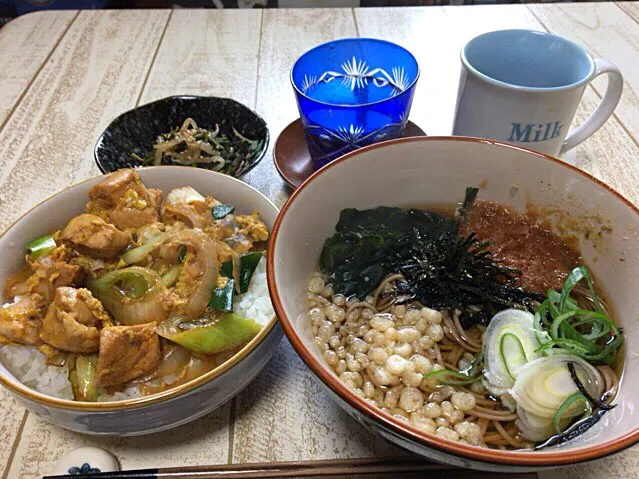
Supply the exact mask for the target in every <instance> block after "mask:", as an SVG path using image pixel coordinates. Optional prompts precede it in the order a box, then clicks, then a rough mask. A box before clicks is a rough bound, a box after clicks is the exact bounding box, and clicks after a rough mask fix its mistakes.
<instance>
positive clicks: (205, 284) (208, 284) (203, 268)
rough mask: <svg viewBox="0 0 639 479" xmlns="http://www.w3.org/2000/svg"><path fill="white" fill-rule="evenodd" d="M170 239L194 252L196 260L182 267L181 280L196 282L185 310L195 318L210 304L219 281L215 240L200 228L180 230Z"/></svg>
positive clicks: (188, 315) (189, 282)
mask: <svg viewBox="0 0 639 479" xmlns="http://www.w3.org/2000/svg"><path fill="white" fill-rule="evenodd" d="M169 241H170V242H171V243H176V244H181V245H184V246H186V247H187V248H188V249H189V250H191V252H192V253H193V254H194V257H195V261H188V262H187V263H185V264H184V266H183V267H182V273H181V275H180V282H182V281H186V282H188V283H187V284H195V287H194V288H193V290H192V291H191V292H190V294H189V295H188V298H186V299H187V304H186V308H185V311H184V312H185V315H186V316H187V317H188V318H189V319H195V318H197V317H199V316H200V315H201V314H202V312H204V310H205V309H206V307H207V306H208V304H209V300H210V299H211V292H212V291H213V288H214V287H215V285H216V283H217V274H218V266H217V253H216V245H215V242H214V241H213V240H211V239H210V238H209V237H208V236H207V235H205V234H204V233H202V232H201V231H198V230H182V231H179V232H177V233H175V234H174V235H173V236H171V238H170V240H169ZM174 315H175V314H174Z"/></svg>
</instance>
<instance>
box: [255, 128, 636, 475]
mask: <svg viewBox="0 0 639 479" xmlns="http://www.w3.org/2000/svg"><path fill="white" fill-rule="evenodd" d="M409 142H461V143H479V144H487V145H492V146H495V147H498V148H504V149H511V150H518V151H523V152H525V153H527V154H532V155H534V156H537V157H538V158H539V159H540V160H541V161H549V162H553V163H556V164H558V165H560V166H562V167H565V168H567V169H569V170H572V171H573V172H574V173H577V174H579V175H581V176H583V177H585V178H586V179H588V180H590V181H592V182H594V183H596V184H598V185H600V186H602V187H604V188H605V189H607V190H608V191H609V192H610V193H612V194H613V195H614V196H616V197H617V199H619V200H621V202H622V203H625V204H626V206H628V207H629V208H630V209H631V210H632V211H633V212H634V213H635V214H636V215H637V216H639V208H637V206H635V205H634V204H633V203H631V202H630V201H629V200H628V199H626V198H625V197H624V196H622V195H621V194H620V193H619V192H617V191H616V190H614V189H613V188H611V187H610V186H608V185H607V184H605V183H604V182H602V181H601V180H598V179H597V178H595V177H594V176H592V175H591V174H590V173H587V172H585V171H583V170H580V169H579V168H577V167H575V166H573V165H570V164H568V163H565V162H563V161H561V160H559V159H557V158H554V157H552V156H549V155H546V154H543V153H539V152H537V151H533V150H530V149H528V148H523V147H520V146H515V145H510V144H507V143H503V142H500V141H495V140H488V139H484V138H474V137H462V136H455V137H452V136H427V137H413V138H399V139H395V140H389V141H385V142H381V143H377V144H373V145H369V146H366V147H363V148H361V149H359V150H356V151H353V152H351V153H347V154H346V155H344V156H342V157H340V158H338V159H336V160H334V161H333V162H331V163H329V164H327V165H326V166H324V167H323V168H321V169H320V170H318V171H316V172H314V173H313V174H312V175H311V176H310V177H309V178H308V179H307V180H306V181H304V183H302V184H301V185H300V187H299V188H297V189H296V190H295V191H294V192H293V194H292V195H291V197H290V198H289V200H288V201H287V202H286V204H285V205H284V206H283V207H282V209H281V211H280V214H279V215H278V217H277V219H276V220H275V225H274V226H273V230H272V232H271V243H270V247H269V249H268V252H267V279H268V287H269V292H270V294H271V300H272V301H273V306H274V308H275V314H276V315H277V317H278V318H279V319H280V324H281V325H282V329H283V330H284V334H286V337H287V338H288V340H289V341H290V342H291V344H292V346H293V348H294V349H295V351H296V352H297V354H298V355H299V356H300V357H301V358H302V360H303V361H304V362H305V363H306V365H307V366H308V367H309V368H310V369H311V371H313V373H314V374H315V375H316V376H317V377H318V378H319V379H320V380H321V381H322V382H323V383H324V385H325V386H326V387H328V388H329V389H330V390H331V391H332V392H333V393H334V394H336V395H337V396H339V397H340V398H341V399H342V400H343V401H345V402H346V403H348V404H349V405H350V406H351V407H353V408H354V409H356V410H357V411H358V412H360V413H361V414H363V415H364V416H366V418H367V419H368V420H370V421H372V422H373V423H375V424H377V425H379V426H381V427H383V428H384V429H386V430H390V431H392V432H393V433H395V434H397V435H399V436H401V437H403V438H405V439H408V440H410V441H412V442H414V443H417V444H420V445H421V446H425V447H428V448H431V449H435V450H438V451H441V452H444V453H448V454H453V455H455V456H458V457H462V458H469V459H472V460H476V461H479V462H483V463H488V464H498V465H512V466H522V467H524V466H528V467H531V466H534V467H552V466H559V465H567V464H574V463H576V462H584V461H588V460H593V459H598V458H601V457H605V456H608V455H610V454H613V453H616V452H619V451H621V450H623V449H625V448H627V447H630V446H632V445H633V444H635V443H637V442H638V441H639V425H638V426H637V427H635V428H633V429H632V430H631V431H629V432H628V433H626V434H624V435H622V436H620V437H617V438H616V439H612V440H609V441H606V442H603V443H601V444H597V445H594V446H588V447H581V448H579V449H576V450H566V451H556V452H543V453H538V452H534V451H529V452H524V451H500V450H496V449H488V448H482V447H477V446H471V445H466V444H461V443H459V442H456V441H451V440H448V439H444V438H441V437H438V436H435V435H434V434H429V433H426V432H423V431H420V430H419V429H417V428H416V427H414V426H411V425H409V424H407V423H402V422H400V421H398V420H396V419H394V418H393V417H392V416H391V415H390V414H387V413H384V412H383V411H381V410H380V409H378V408H377V407H375V406H373V405H371V404H369V403H367V402H366V401H364V400H363V399H362V398H360V397H359V396H357V395H356V394H355V393H353V392H352V391H351V390H349V389H348V388H347V387H346V385H344V384H343V383H342V382H341V381H340V380H339V379H338V378H337V377H335V376H334V375H333V374H331V373H330V372H329V370H328V368H327V367H326V366H325V365H324V364H322V363H321V362H320V361H319V360H317V359H315V357H314V356H313V355H312V354H311V353H310V351H309V349H307V348H306V346H305V345H304V343H303V342H302V340H301V338H300V336H299V335H298V333H297V331H296V328H295V326H294V325H293V322H292V321H291V320H290V319H289V318H288V316H287V315H286V311H285V309H284V306H283V304H282V300H281V298H280V294H279V291H278V288H277V285H276V282H275V268H274V265H275V249H276V244H277V240H278V236H279V232H280V228H281V226H282V221H283V219H284V217H285V216H286V213H287V212H288V209H289V208H290V207H291V205H292V204H293V203H294V202H295V200H296V199H297V197H298V196H299V195H300V194H301V193H302V192H303V191H304V189H305V188H306V187H307V186H308V185H309V184H311V183H313V182H314V181H316V180H317V179H318V178H321V177H322V175H323V174H324V173H325V172H326V171H327V170H328V169H330V168H333V167H335V166H336V165H339V164H341V163H344V162H346V161H356V159H357V158H358V157H361V156H363V155H362V153H366V152H369V151H372V150H375V149H378V148H388V147H391V146H393V145H396V144H401V143H409Z"/></svg>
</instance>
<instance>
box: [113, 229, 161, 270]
mask: <svg viewBox="0 0 639 479" xmlns="http://www.w3.org/2000/svg"><path fill="white" fill-rule="evenodd" d="M166 238H167V234H166V233H162V234H159V235H157V236H154V237H153V238H150V239H149V240H148V241H147V242H146V243H144V244H143V245H141V246H138V247H137V248H133V249H131V250H129V251H127V252H126V253H124V254H123V255H122V261H123V262H124V264H135V263H139V262H140V261H142V260H143V259H144V258H146V257H147V256H148V255H149V254H151V252H152V251H153V250H154V249H155V248H157V247H159V246H160V244H161V243H162V242H163V241H164V240H165V239H166Z"/></svg>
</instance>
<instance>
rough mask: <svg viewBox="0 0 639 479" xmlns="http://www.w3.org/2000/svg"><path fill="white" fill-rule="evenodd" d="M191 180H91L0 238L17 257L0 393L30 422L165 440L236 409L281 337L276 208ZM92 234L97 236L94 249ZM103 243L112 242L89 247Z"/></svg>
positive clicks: (175, 173) (224, 186)
mask: <svg viewBox="0 0 639 479" xmlns="http://www.w3.org/2000/svg"><path fill="white" fill-rule="evenodd" d="M195 171H196V170H192V171H191V169H188V168H183V167H162V168H146V169H142V170H138V171H137V173H136V172H132V171H130V170H129V171H124V172H123V171H121V172H119V173H116V174H114V175H112V176H109V177H98V178H94V179H91V180H88V181H86V182H84V183H81V184H79V185H76V186H73V187H71V188H69V189H67V190H64V191H63V192H61V193H59V194H57V195H55V196H54V197H52V198H50V199H48V200H46V201H45V202H43V203H42V204H40V205H38V206H36V207H35V208H34V209H33V210H31V211H30V212H29V213H27V214H26V215H25V216H24V217H23V218H21V219H20V220H18V221H17V222H16V223H15V224H14V225H13V226H12V227H11V228H9V229H8V230H7V232H6V233H5V234H4V235H3V236H2V238H0V244H2V243H5V244H6V245H7V248H9V249H10V251H11V255H12V256H14V257H13V258H9V256H7V261H6V263H5V264H3V265H2V266H1V267H0V279H1V280H2V281H3V284H4V298H3V299H4V302H5V305H4V307H3V310H2V318H0V319H1V320H2V324H0V326H2V330H3V331H2V332H3V336H4V337H5V341H4V342H5V343H7V342H9V343H10V344H5V345H4V346H2V347H1V348H0V381H2V383H3V384H4V385H5V386H8V387H9V389H10V390H11V391H12V392H13V393H17V395H18V397H19V399H21V400H22V401H23V402H25V404H26V405H27V407H29V408H30V409H31V410H32V411H34V412H35V413H36V414H39V415H41V416H43V417H45V418H47V419H48V420H50V421H52V422H54V423H56V424H58V425H60V426H62V427H66V428H69V429H73V430H77V431H81V432H86V433H93V434H120V435H132V434H144V433H148V432H153V431H159V430H163V429H168V428H170V427H174V426H177V425H179V424H182V423H185V422H188V421H190V420H193V419H196V418H197V417H200V416H202V415H204V414H206V413H207V412H209V411H211V410H212V409H214V408H216V407H217V406H219V405H220V404H222V403H223V402H225V401H226V400H228V399H230V398H231V397H232V396H234V395H235V394H237V392H239V391H240V390H241V389H242V388H243V387H245V386H246V385H247V384H248V383H249V382H250V381H251V380H252V379H253V377H254V376H255V375H256V374H257V373H258V372H259V371H260V370H261V368H262V367H263V366H264V365H265V364H266V363H267V361H268V360H269V359H270V357H271V355H272V353H273V350H274V348H275V347H276V346H277V343H278V342H279V339H280V338H281V330H280V329H279V326H278V325H277V323H276V318H275V317H274V315H273V312H272V306H271V303H270V299H269V296H268V290H267V287H266V261H265V258H263V256H262V252H261V251H262V250H264V249H265V247H266V245H267V243H266V241H265V240H267V239H268V231H270V229H271V227H272V224H273V222H274V219H275V217H276V215H277V209H276V208H275V207H274V206H273V205H272V203H270V202H269V201H268V200H267V199H266V198H265V197H263V196H262V195H261V194H260V193H258V192H257V191H255V190H253V189H252V188H251V187H249V186H247V185H246V184H244V183H242V182H240V181H238V180H235V179H233V178H229V177H227V176H225V175H221V174H217V173H212V172H206V173H205V172H202V171H199V170H198V171H197V173H196V172H195ZM138 174H139V177H140V178H139V179H137V175H138ZM111 178H113V179H111ZM129 180H131V181H129ZM121 184H122V185H124V186H126V185H129V186H131V188H126V187H122V188H119V186H122V185H121ZM113 186H115V188H112V187H113ZM187 186H188V187H187ZM105 188H106V189H105ZM120 190H122V191H120ZM160 191H163V192H164V197H161V196H160V193H159V192H160ZM113 192H115V193H113ZM107 193H109V194H110V193H113V194H115V195H116V196H117V195H120V193H122V194H121V195H120V196H121V197H122V198H121V199H118V198H119V197H118V198H115V197H114V196H109V194H107ZM89 198H90V201H89V203H88V204H87V205H86V208H85V207H84V205H85V203H86V202H87V199H89ZM140 200H141V201H140ZM111 203H112V204H111ZM120 203H121V204H120ZM155 208H157V209H155ZM147 209H148V210H149V211H147ZM140 212H142V213H143V214H142V215H139V213H140ZM123 213H126V214H123ZM129 213H133V214H134V216H131V215H130V214H129ZM141 218H146V219H141ZM70 220H71V221H70ZM85 222H86V224H85ZM136 222H137V223H140V224H135V223H136ZM79 223H80V226H81V227H77V226H78V224H79ZM143 223H144V224H143ZM65 225H66V226H65ZM87 225H89V226H90V228H91V229H92V231H93V229H95V230H96V231H97V230H99V231H98V232H97V233H96V232H95V231H94V234H93V235H92V236H90V237H89V239H88V238H87V235H84V234H82V232H84V231H86V227H87ZM76 227H77V228H76ZM104 231H108V232H109V235H108V238H110V242H109V241H102V242H100V241H97V239H99V238H100V235H99V234H98V233H100V232H104ZM43 233H49V235H47V236H45V237H42V235H43ZM35 238H37V241H32V240H34V239H35ZM90 238H93V240H94V241H93V242H91V241H90ZM105 238H106V237H105ZM116 239H121V240H122V241H120V243H118V244H116V243H114V240H116ZM25 245H27V246H28V248H27V251H26V259H27V262H28V265H29V266H28V268H25V262H24V259H25V253H24V251H25V250H24V248H25ZM114 245H115V246H117V247H115V246H114ZM204 253H208V254H204ZM201 268H208V269H201ZM53 269H55V270H56V271H55V272H54V273H56V272H57V273H58V274H51V275H49V274H48V272H51V271H52V270H53ZM76 270H79V271H84V273H85V274H83V275H78V274H69V272H76ZM18 271H20V273H16V272H18ZM34 273H37V274H35V275H34ZM25 277H26V278H31V279H27V280H26V281H25V279H24V278H25ZM63 281H64V282H65V283H62V282H63ZM203 282H204V283H206V285H205V288H204V289H205V290H206V291H205V290H204V289H203V288H200V285H201V284H202V283H203ZM66 283H69V284H66ZM209 283H210V284H211V285H212V286H211V287H210V289H209V286H208V284H209ZM200 290H201V291H200ZM198 293H201V294H198ZM204 294H206V297H203V295H204ZM198 298H199V299H198ZM155 299H158V300H159V303H156V304H160V305H161V306H162V307H161V309H158V308H155V307H152V305H153V303H154V300H155ZM41 303H42V304H41ZM150 305H151V306H150ZM27 306H29V307H27ZM201 308H203V310H202V309H201ZM199 311H203V312H202V313H200V312H199ZM40 313H41V315H40ZM145 314H146V315H148V318H147V317H146V316H145ZM190 318H191V319H190ZM26 321H29V322H26ZM149 321H150V322H149ZM19 326H22V327H19ZM125 363H126V364H125Z"/></svg>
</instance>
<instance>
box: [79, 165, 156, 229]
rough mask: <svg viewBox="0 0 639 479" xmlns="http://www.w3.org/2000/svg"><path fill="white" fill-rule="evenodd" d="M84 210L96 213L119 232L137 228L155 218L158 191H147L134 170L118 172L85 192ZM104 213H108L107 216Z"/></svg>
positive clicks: (153, 220)
mask: <svg viewBox="0 0 639 479" xmlns="http://www.w3.org/2000/svg"><path fill="white" fill-rule="evenodd" d="M89 197H90V198H91V201H90V202H89V203H88V204H87V210H88V211H96V212H98V213H99V216H101V217H103V218H104V215H105V214H108V219H109V221H110V222H111V223H113V224H114V225H115V226H117V227H118V228H119V229H122V230H128V229H137V228H139V227H141V226H143V225H145V224H149V223H155V222H157V221H158V219H159V205H160V203H161V201H162V192H161V191H160V190H156V189H147V188H146V186H144V184H143V183H142V181H141V180H140V177H139V176H138V174H137V173H136V172H135V170H118V171H116V172H115V173H112V174H110V175H109V176H107V177H106V178H105V179H104V180H103V181H101V182H100V183H98V184H97V185H95V186H94V187H93V188H91V191H89ZM107 212H108V213H107Z"/></svg>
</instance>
